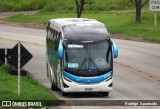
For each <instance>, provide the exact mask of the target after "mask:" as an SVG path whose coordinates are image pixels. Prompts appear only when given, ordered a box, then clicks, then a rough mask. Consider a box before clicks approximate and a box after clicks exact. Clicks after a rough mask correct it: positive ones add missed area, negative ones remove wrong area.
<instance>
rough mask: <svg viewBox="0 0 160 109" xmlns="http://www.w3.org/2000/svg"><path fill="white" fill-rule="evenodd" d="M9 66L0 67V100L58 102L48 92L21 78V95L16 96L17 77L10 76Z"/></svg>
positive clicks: (32, 81) (25, 78)
mask: <svg viewBox="0 0 160 109" xmlns="http://www.w3.org/2000/svg"><path fill="white" fill-rule="evenodd" d="M9 69H10V66H9V65H2V66H0V100H58V98H56V97H55V96H54V95H53V94H51V92H49V90H48V89H47V88H45V87H43V86H42V85H40V84H39V83H38V82H37V81H35V80H32V79H31V78H29V77H21V94H20V96H18V94H17V92H18V91H17V81H18V80H17V76H12V75H10V74H9V73H8V72H9Z"/></svg>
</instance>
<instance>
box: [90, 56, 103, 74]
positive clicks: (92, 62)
mask: <svg viewBox="0 0 160 109" xmlns="http://www.w3.org/2000/svg"><path fill="white" fill-rule="evenodd" d="M89 60H90V61H92V63H93V64H94V66H95V67H96V68H97V69H96V70H97V71H98V73H100V70H99V68H98V66H97V64H96V63H95V62H94V61H93V59H92V58H89ZM90 66H91V65H90Z"/></svg>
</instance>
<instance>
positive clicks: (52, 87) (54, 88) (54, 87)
mask: <svg viewBox="0 0 160 109" xmlns="http://www.w3.org/2000/svg"><path fill="white" fill-rule="evenodd" d="M51 90H53V91H57V86H55V85H54V84H53V83H52V84H51Z"/></svg>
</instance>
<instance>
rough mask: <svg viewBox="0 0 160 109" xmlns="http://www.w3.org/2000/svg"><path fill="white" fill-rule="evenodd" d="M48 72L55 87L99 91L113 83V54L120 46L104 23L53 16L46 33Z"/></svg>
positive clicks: (71, 90)
mask: <svg viewBox="0 0 160 109" xmlns="http://www.w3.org/2000/svg"><path fill="white" fill-rule="evenodd" d="M46 57H47V59H46V65H47V76H48V77H49V79H50V81H51V89H52V90H61V92H62V95H63V96H66V95H67V94H68V93H73V92H99V93H101V94H103V95H104V96H108V94H109V92H110V91H111V90H112V85H113V57H114V58H116V57H118V48H117V46H116V44H115V42H114V41H113V40H112V39H111V37H110V35H109V33H108V31H107V28H106V27H105V25H104V24H103V23H101V22H99V21H97V20H93V19H87V18H60V19H51V20H49V22H48V26H47V37H46Z"/></svg>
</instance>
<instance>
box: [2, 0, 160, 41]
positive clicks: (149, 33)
mask: <svg viewBox="0 0 160 109" xmlns="http://www.w3.org/2000/svg"><path fill="white" fill-rule="evenodd" d="M145 1H146V0H142V3H144V2H145ZM85 2H86V3H85V5H84V10H83V13H82V16H81V17H85V18H91V19H97V20H99V21H101V22H103V23H105V24H106V26H107V27H108V28H109V30H110V32H111V33H112V34H116V35H115V36H123V38H124V37H125V38H126V39H132V38H130V37H134V38H135V37H136V38H138V39H142V40H147V41H152V42H157V43H160V37H159V34H160V31H159V30H160V26H159V25H160V13H158V18H157V21H158V23H157V27H154V24H153V22H154V17H153V16H154V13H153V12H149V11H146V10H148V3H146V4H145V5H144V6H143V10H144V9H146V10H145V11H142V14H141V22H140V23H136V22H135V12H125V10H135V3H134V0H85ZM28 10H39V12H38V13H37V14H34V15H23V14H19V15H16V16H12V17H9V18H5V19H0V20H2V21H7V22H20V23H34V24H41V25H45V26H46V25H47V22H48V20H49V19H53V18H70V17H77V16H76V3H75V0H0V11H28ZM113 10H117V11H119V10H124V12H122V13H120V12H112V11H113Z"/></svg>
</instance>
